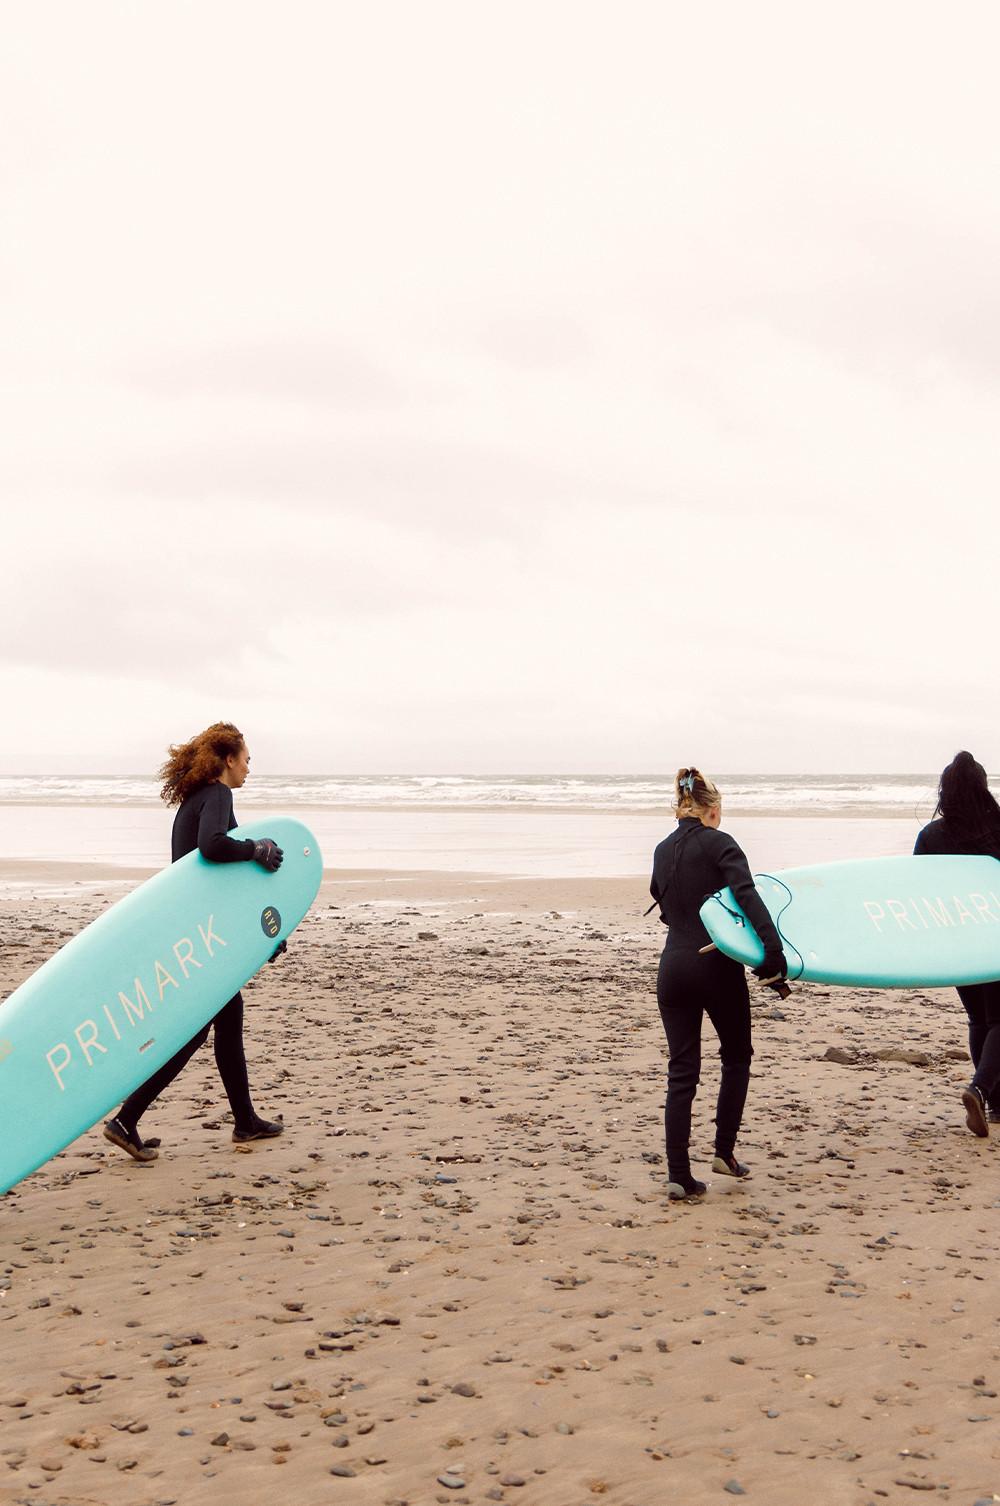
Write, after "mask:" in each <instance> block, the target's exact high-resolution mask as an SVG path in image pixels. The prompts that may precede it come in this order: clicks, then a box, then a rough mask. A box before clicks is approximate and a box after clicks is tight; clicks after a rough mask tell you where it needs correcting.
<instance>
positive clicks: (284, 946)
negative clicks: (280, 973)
mask: <svg viewBox="0 0 1000 1506" xmlns="http://www.w3.org/2000/svg"><path fill="white" fill-rule="evenodd" d="M287 951H288V942H287V941H279V942H278V945H277V946H276V947H275V949H274V951H273V952H272V953H271V955H270V957H268V959H267V960H268V962H277V960H278V958H279V957H280V956H281V954H282V952H287Z"/></svg>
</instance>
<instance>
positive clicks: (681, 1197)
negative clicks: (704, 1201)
mask: <svg viewBox="0 0 1000 1506" xmlns="http://www.w3.org/2000/svg"><path fill="white" fill-rule="evenodd" d="M707 1191H708V1188H707V1187H706V1186H705V1183H704V1182H697V1181H695V1179H694V1177H693V1176H691V1175H690V1173H689V1174H688V1175H687V1176H686V1177H671V1179H670V1181H669V1182H668V1183H667V1197H668V1198H669V1199H670V1201H671V1202H672V1203H682V1202H686V1201H687V1199H688V1198H696V1197H704V1196H705V1193H706V1192H707Z"/></svg>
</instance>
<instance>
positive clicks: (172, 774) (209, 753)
mask: <svg viewBox="0 0 1000 1506" xmlns="http://www.w3.org/2000/svg"><path fill="white" fill-rule="evenodd" d="M242 748H243V733H242V732H241V731H240V729H239V727H234V726H233V724H232V722H213V723H212V725H211V727H206V728H205V730H204V732H199V733H198V734H197V736H196V737H192V738H190V739H189V740H188V741H187V742H186V743H177V744H175V745H174V746H172V747H171V748H169V749H168V750H167V752H168V755H169V756H168V758H167V761H166V763H165V764H164V765H163V767H162V768H161V770H160V778H161V779H162V780H163V788H162V789H161V791H160V797H161V799H163V800H165V801H166V802H167V804H168V805H180V804H181V802H182V801H184V800H186V799H187V797H188V796H189V795H193V794H194V792H195V790H200V789H201V787H202V785H203V784H212V783H213V782H214V781H215V780H216V779H218V777H219V775H220V774H221V773H222V771H223V769H224V768H225V767H226V759H227V758H229V757H232V758H236V757H237V756H238V755H239V753H240V752H241V751H242Z"/></svg>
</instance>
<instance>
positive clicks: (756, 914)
mask: <svg viewBox="0 0 1000 1506" xmlns="http://www.w3.org/2000/svg"><path fill="white" fill-rule="evenodd" d="M713 846H714V847H715V851H714V852H713V854H712V856H713V857H714V858H715V860H716V862H717V863H718V865H719V867H720V869H721V870H722V877H723V879H724V880H725V882H726V883H727V884H728V885H729V887H730V889H731V890H732V891H733V894H734V896H735V897H736V899H737V900H738V902H739V905H740V908H741V910H742V911H743V913H744V915H745V916H746V918H747V920H748V921H749V922H750V924H751V925H752V926H753V928H754V930H755V931H756V932H757V935H758V936H759V937H760V939H761V941H762V942H763V943H764V950H765V951H766V952H780V951H781V950H782V945H781V937H780V936H779V935H778V932H777V929H776V927H775V924H774V921H773V920H772V919H771V916H770V914H769V913H768V909H767V906H766V905H765V903H764V901H763V900H762V899H761V897H760V895H759V894H758V893H757V890H756V888H755V887H754V881H753V877H752V875H751V873H750V865H749V863H748V862H747V860H746V854H745V853H744V851H743V849H742V847H741V846H740V845H739V843H738V842H734V841H733V838H732V837H730V836H727V835H726V833H725V832H719V834H718V837H717V839H716V842H715V843H714V844H713Z"/></svg>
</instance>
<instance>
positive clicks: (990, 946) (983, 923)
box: [701, 857, 1000, 988]
mask: <svg viewBox="0 0 1000 1506" xmlns="http://www.w3.org/2000/svg"><path fill="white" fill-rule="evenodd" d="M754 883H755V885H756V888H757V892H758V894H759V895H760V897H761V899H762V900H763V901H764V903H765V905H766V906H767V908H768V910H769V911H770V913H771V917H772V919H773V920H774V922H775V925H776V926H777V927H778V931H779V934H780V935H781V937H782V941H783V943H784V948H785V957H786V959H787V962H788V977H789V979H790V980H791V981H794V980H795V979H796V978H804V979H806V980H807V981H809V982H814V983H856V984H863V985H867V986H868V987H870V988H940V987H944V986H947V985H958V984H966V983H988V982H990V981H991V980H993V979H996V978H1000V862H997V860H996V859H995V858H983V857H907V858H870V859H866V860H863V861H849V862H843V863H821V864H817V865H816V866H815V867H812V868H786V869H783V870H781V871H780V872H778V873H774V874H767V873H759V874H755V876H754ZM701 918H702V921H703V922H704V924H705V929H706V930H707V931H708V934H709V936H711V938H712V940H713V941H714V942H715V945H716V946H717V947H718V948H719V950H720V951H721V952H725V953H726V954H727V956H729V957H735V959H736V960H737V962H742V963H744V964H745V965H746V966H747V967H756V966H757V965H758V963H760V962H761V961H762V960H763V957H764V947H763V944H762V943H761V940H760V938H759V936H758V935H757V933H756V931H755V930H754V929H753V927H752V926H751V925H750V922H749V921H748V920H747V918H746V916H745V915H744V914H743V911H742V910H741V909H740V907H739V905H738V904H737V903H736V901H735V900H734V898H733V896H732V893H731V891H730V890H729V889H723V890H721V891H720V893H718V894H714V895H711V896H710V897H709V898H708V899H706V901H705V903H704V904H703V905H702V907H701Z"/></svg>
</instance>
